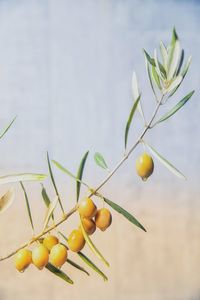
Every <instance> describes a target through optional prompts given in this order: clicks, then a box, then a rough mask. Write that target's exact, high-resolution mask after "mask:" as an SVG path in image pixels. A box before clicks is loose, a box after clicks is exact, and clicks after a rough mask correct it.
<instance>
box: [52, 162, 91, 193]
mask: <svg viewBox="0 0 200 300" xmlns="http://www.w3.org/2000/svg"><path fill="white" fill-rule="evenodd" d="M52 163H53V164H54V165H55V166H56V167H57V168H58V169H60V170H61V171H62V172H64V173H65V174H67V175H69V176H70V177H72V178H74V179H75V180H76V181H78V182H80V183H82V184H83V185H85V186H87V187H89V186H88V185H87V184H86V183H85V182H83V181H82V180H80V179H78V178H77V177H76V176H75V175H73V174H72V173H71V172H70V171H69V170H68V169H66V168H65V167H63V166H62V165H61V164H60V163H59V162H57V161H56V160H52Z"/></svg>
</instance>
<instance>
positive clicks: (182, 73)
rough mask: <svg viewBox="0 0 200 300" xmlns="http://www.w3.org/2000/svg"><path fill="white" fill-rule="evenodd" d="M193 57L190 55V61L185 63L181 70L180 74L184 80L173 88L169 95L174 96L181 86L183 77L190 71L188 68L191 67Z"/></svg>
mask: <svg viewBox="0 0 200 300" xmlns="http://www.w3.org/2000/svg"><path fill="white" fill-rule="evenodd" d="M191 59H192V57H191V56H190V57H189V59H188V61H187V62H186V64H185V66H184V67H183V70H181V71H179V75H181V76H182V80H181V82H180V83H179V85H178V86H177V87H176V88H175V89H174V90H172V92H171V93H170V95H169V97H172V96H173V95H174V93H175V92H176V91H177V89H178V88H179V86H180V84H181V83H182V81H183V79H184V78H185V76H186V74H187V72H188V69H189V67H190V64H191Z"/></svg>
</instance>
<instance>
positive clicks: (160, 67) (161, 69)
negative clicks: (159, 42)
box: [143, 49, 167, 78]
mask: <svg viewBox="0 0 200 300" xmlns="http://www.w3.org/2000/svg"><path fill="white" fill-rule="evenodd" d="M143 51H144V55H145V57H146V59H147V60H148V62H149V63H150V64H151V65H152V66H153V67H157V68H158V73H160V76H161V78H166V77H167V74H166V70H165V68H164V66H163V65H162V64H161V63H160V62H159V61H158V59H157V53H155V52H156V49H155V51H154V56H156V61H155V57H154V58H152V57H151V56H150V55H149V54H148V53H147V51H146V50H145V49H143ZM155 54H156V55H155ZM161 73H162V75H161Z"/></svg>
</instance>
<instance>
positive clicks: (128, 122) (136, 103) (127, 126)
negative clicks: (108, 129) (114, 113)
mask: <svg viewBox="0 0 200 300" xmlns="http://www.w3.org/2000/svg"><path fill="white" fill-rule="evenodd" d="M139 101H140V95H139V96H138V98H137V99H136V101H135V102H134V104H133V106H132V109H131V112H130V114H129V117H128V121H127V123H126V129H125V137H124V144H125V149H126V146H127V141H128V133H129V129H130V126H131V122H132V120H133V116H134V114H135V111H136V109H137V106H138V103H139Z"/></svg>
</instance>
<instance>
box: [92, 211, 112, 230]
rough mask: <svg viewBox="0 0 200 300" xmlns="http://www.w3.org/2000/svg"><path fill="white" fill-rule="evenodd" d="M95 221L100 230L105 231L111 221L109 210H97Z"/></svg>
mask: <svg viewBox="0 0 200 300" xmlns="http://www.w3.org/2000/svg"><path fill="white" fill-rule="evenodd" d="M95 223H96V226H97V227H98V228H99V229H101V231H105V230H106V229H107V228H108V227H109V226H110V224H111V223H112V215H111V213H110V211H109V210H108V209H107V208H101V209H99V210H97V213H96V216H95Z"/></svg>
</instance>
